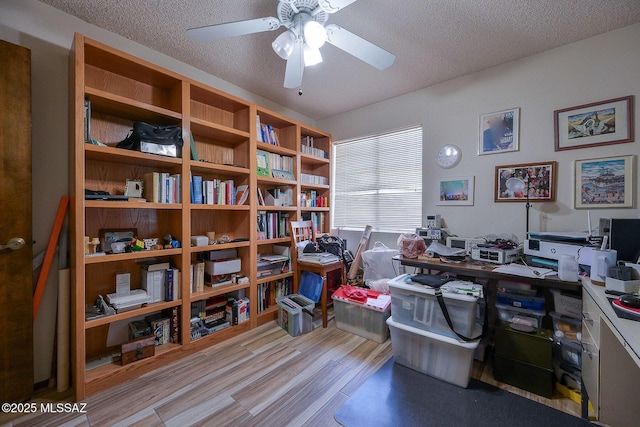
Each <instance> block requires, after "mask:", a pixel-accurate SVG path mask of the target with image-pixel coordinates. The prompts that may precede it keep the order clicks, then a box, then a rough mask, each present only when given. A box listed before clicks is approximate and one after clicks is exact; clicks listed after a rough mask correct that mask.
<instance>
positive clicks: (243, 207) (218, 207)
mask: <svg viewBox="0 0 640 427" xmlns="http://www.w3.org/2000/svg"><path fill="white" fill-rule="evenodd" d="M191 209H193V210H204V211H208V210H212V211H249V210H251V206H249V205H194V204H192V205H191Z"/></svg>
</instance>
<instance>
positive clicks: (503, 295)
mask: <svg viewBox="0 0 640 427" xmlns="http://www.w3.org/2000/svg"><path fill="white" fill-rule="evenodd" d="M497 302H498V303H500V304H504V305H510V306H512V307H517V308H526V309H527V310H544V298H543V297H530V296H526V295H517V294H510V293H508V292H498V299H497Z"/></svg>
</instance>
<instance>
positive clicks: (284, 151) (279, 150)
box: [257, 142, 296, 157]
mask: <svg viewBox="0 0 640 427" xmlns="http://www.w3.org/2000/svg"><path fill="white" fill-rule="evenodd" d="M257 144H258V150H263V151H268V152H270V153H275V154H280V155H283V156H290V157H295V156H296V151H295V150H292V149H289V148H285V147H281V146H279V145H271V144H267V143H266V142H258V143H257Z"/></svg>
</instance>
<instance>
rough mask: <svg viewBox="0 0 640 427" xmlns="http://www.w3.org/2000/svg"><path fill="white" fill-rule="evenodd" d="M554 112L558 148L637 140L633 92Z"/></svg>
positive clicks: (568, 148) (559, 149)
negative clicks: (621, 96) (628, 94)
mask: <svg viewBox="0 0 640 427" xmlns="http://www.w3.org/2000/svg"><path fill="white" fill-rule="evenodd" d="M553 113H554V126H555V140H556V151H562V150H574V149H576V148H585V147H596V146H599V145H610V144H622V143H624V142H633V141H634V126H633V121H634V115H633V96H626V97H624V98H616V99H609V100H606V101H601V102H594V103H592V104H585V105H578V106H576V107H571V108H565V109H563V110H556V111H554V112H553Z"/></svg>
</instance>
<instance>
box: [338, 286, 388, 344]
mask: <svg viewBox="0 0 640 427" xmlns="http://www.w3.org/2000/svg"><path fill="white" fill-rule="evenodd" d="M343 288H344V287H340V288H339V289H338V290H337V291H336V292H334V294H333V296H332V298H333V308H334V312H335V316H336V317H335V319H336V328H338V329H341V330H343V331H346V332H350V333H352V334H355V335H359V336H361V337H363V338H366V339H368V340H371V341H375V342H379V343H383V342H385V341H386V340H387V338H389V327H388V326H387V324H386V322H385V321H386V320H387V318H388V317H389V316H390V315H391V299H390V297H389V295H384V294H381V293H380V292H376V291H372V290H369V291H368V292H367V293H368V298H367V301H366V302H363V303H358V302H354V301H351V300H350V299H349V298H347V296H346V295H345V294H344V292H343Z"/></svg>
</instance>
